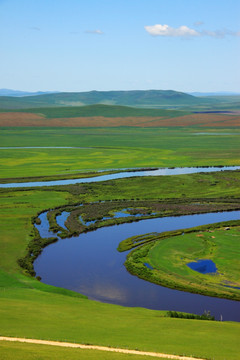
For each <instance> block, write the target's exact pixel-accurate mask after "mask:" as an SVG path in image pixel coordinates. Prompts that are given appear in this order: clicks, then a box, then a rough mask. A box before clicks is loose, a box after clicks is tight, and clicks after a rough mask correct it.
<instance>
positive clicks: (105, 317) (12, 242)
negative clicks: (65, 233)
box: [0, 172, 240, 360]
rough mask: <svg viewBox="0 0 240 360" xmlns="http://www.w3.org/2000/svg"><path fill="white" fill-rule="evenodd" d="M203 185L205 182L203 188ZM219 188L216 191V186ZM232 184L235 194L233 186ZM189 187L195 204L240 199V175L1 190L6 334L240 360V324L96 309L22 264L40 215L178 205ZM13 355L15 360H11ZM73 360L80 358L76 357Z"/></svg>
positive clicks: (0, 300)
mask: <svg viewBox="0 0 240 360" xmlns="http://www.w3.org/2000/svg"><path fill="white" fill-rule="evenodd" d="M199 180H203V184H204V187H203V188H202V182H201V181H199ZM171 181H172V183H171ZM216 181H217V182H218V183H217V185H216V186H212V185H211V184H212V183H216ZM229 182H230V183H231V186H228V183H229ZM184 183H185V185H186V189H189V192H187V196H188V197H189V198H191V197H192V198H193V197H194V196H195V197H201V196H203V194H204V196H209V197H214V196H215V197H216V198H217V197H218V198H224V197H225V198H228V199H231V197H235V198H237V197H238V196H239V192H238V190H239V172H234V173H228V174H225V173H221V172H220V173H215V174H210V175H204V174H194V175H182V176H176V177H172V178H171V177H162V178H144V179H139V178H133V179H122V180H115V181H113V182H109V183H106V185H107V186H106V185H104V184H103V183H102V184H101V183H99V184H88V185H84V186H83V185H81V186H78V185H76V186H72V187H69V188H67V187H59V188H51V189H50V188H49V189H37V190H33V189H32V190H14V191H12V190H2V191H1V235H2V236H1V243H0V245H1V259H0V264H1V265H0V266H1V269H2V270H1V273H0V284H1V290H0V304H1V306H0V316H1V324H0V332H1V334H2V335H6V336H22V337H30V338H39V339H40V338H42V339H52V340H62V341H71V342H74V341H76V342H79V343H91V344H101V345H110V346H115V347H123V348H130V349H135V348H138V349H140V350H148V351H158V352H165V353H172V354H188V355H194V356H198V357H203V358H214V359H219V360H221V359H222V360H223V359H225V358H229V359H236V360H237V359H238V355H239V346H238V341H237V339H238V337H239V331H240V327H239V324H238V323H228V322H223V323H221V322H209V321H198V320H183V319H182V320H180V319H173V318H167V317H164V315H165V313H164V312H161V311H152V310H146V309H140V308H124V307H121V306H115V305H109V304H102V303H98V302H94V301H90V300H87V299H84V298H81V296H80V295H79V294H75V293H73V292H71V291H67V290H64V289H58V288H54V287H51V286H48V285H44V284H42V283H41V282H39V281H37V280H35V279H34V278H31V277H26V276H24V275H23V274H22V273H21V270H20V268H19V267H18V265H17V259H18V258H19V257H20V256H22V255H24V253H25V249H26V248H27V245H28V243H29V241H30V240H31V239H32V233H31V229H32V224H31V217H32V216H34V215H36V213H37V212H38V211H41V210H43V209H46V208H52V207H56V206H60V205H64V204H67V203H69V202H70V203H71V202H78V201H81V199H82V200H83V199H84V200H85V201H86V200H88V201H94V200H98V199H99V198H101V199H102V200H104V199H106V200H107V199H113V198H117V197H119V198H130V197H131V198H132V197H140V198H142V199H149V198H159V197H161V194H162V195H164V196H165V197H166V198H167V197H171V196H172V197H174V193H175V197H180V198H181V196H182V195H181V194H182V191H183V187H184ZM85 186H86V187H85ZM216 187H217V189H216ZM143 189H144V191H143ZM149 189H151V192H149ZM168 189H169V192H168ZM171 189H172V190H171ZM186 189H185V190H186ZM200 189H201V192H200V191H199V190H200ZM67 190H69V191H67ZM171 191H172V194H171ZM185 192H186V191H185ZM139 194H141V195H139ZM201 194H202V195H201ZM13 219H14V221H13ZM203 334H204V335H203ZM219 344H221V351H219ZM2 346H3V345H2ZM4 346H5V345H4ZM27 346H28V345H20V344H19V345H16V344H9V345H6V346H5V347H4V348H3V354H4V356H9V358H10V359H13V358H14V356H15V354H16V358H17V356H21V355H18V354H19V353H20V354H21V351H30V354H31V351H32V350H27V349H26V347H27ZM33 348H35V349H36V348H37V347H36V346H30V348H28V349H33ZM38 351H39V353H38V355H39V357H40V355H41V351H42V354H43V355H41V356H44V351H45V349H42V350H40V349H39V350H38ZM67 351H68V350H66V353H67ZM69 351H70V350H69ZM7 352H8V353H9V354H10V355H6V354H7ZM56 353H57V352H56ZM63 353H64V352H63ZM73 353H74V355H73V358H74V356H75V350H74V351H73ZM26 356H31V355H28V354H27V355H26ZM97 356H98V355H97ZM106 356H108V355H106ZM99 358H101V357H99ZM105 358H107V357H105Z"/></svg>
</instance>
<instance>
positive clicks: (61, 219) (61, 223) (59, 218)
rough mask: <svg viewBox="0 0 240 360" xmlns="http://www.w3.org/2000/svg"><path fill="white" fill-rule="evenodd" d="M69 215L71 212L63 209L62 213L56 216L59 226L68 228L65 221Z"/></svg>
mask: <svg viewBox="0 0 240 360" xmlns="http://www.w3.org/2000/svg"><path fill="white" fill-rule="evenodd" d="M68 216H69V212H67V211H63V212H62V213H61V215H58V216H56V222H57V224H58V225H59V226H61V227H62V228H63V229H65V230H67V228H66V226H65V221H66V220H67V218H68Z"/></svg>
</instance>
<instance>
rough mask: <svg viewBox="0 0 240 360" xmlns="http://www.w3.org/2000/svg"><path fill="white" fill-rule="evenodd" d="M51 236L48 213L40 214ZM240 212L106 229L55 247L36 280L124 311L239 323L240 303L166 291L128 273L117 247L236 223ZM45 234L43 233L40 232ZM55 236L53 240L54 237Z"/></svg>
mask: <svg viewBox="0 0 240 360" xmlns="http://www.w3.org/2000/svg"><path fill="white" fill-rule="evenodd" d="M40 218H41V221H42V224H41V226H40V225H38V226H37V227H38V228H41V231H42V232H43V229H45V232H44V233H43V235H47V234H49V235H48V236H53V234H52V233H51V232H50V233H49V231H48V227H49V224H48V221H47V218H46V214H42V215H40ZM239 218H240V211H231V212H220V213H210V214H199V215H187V216H178V217H165V218H154V219H146V220H141V221H139V222H133V223H126V224H121V225H116V226H109V227H103V228H100V229H98V230H96V231H91V232H88V233H83V234H81V235H80V236H78V237H73V238H69V239H65V240H59V241H58V242H56V243H54V244H51V245H49V246H47V247H46V248H44V249H43V251H42V254H41V255H40V256H39V257H38V258H37V259H36V261H35V262H34V268H35V271H36V273H37V275H39V276H41V278H42V281H43V282H44V283H46V284H50V285H54V286H59V287H63V288H66V289H71V290H73V291H76V292H79V293H82V294H85V295H87V296H88V297H89V298H90V299H93V300H98V301H102V302H107V303H113V304H119V305H124V306H138V307H145V308H149V309H157V310H175V311H182V312H192V313H196V314H202V313H203V312H204V310H207V311H208V310H210V312H211V314H212V315H214V316H215V317H216V319H220V318H221V315H222V317H223V320H233V321H240V302H237V301H232V300H226V299H220V298H213V297H208V296H203V295H197V294H191V293H187V292H183V291H178V290H173V289H168V288H165V287H162V286H159V285H156V284H152V283H150V282H147V281H144V280H142V279H139V278H138V277H136V276H132V275H131V274H129V273H128V272H127V270H126V268H125V266H124V261H125V259H126V253H119V252H118V251H117V250H116V249H117V247H118V244H119V243H120V242H121V241H122V240H124V239H126V238H128V237H131V236H136V235H141V234H146V233H149V232H163V231H170V230H177V229H183V228H189V227H194V226H199V225H204V224H209V223H215V222H219V221H229V220H237V219H239ZM41 235H42V233H41ZM54 236H55V235H54Z"/></svg>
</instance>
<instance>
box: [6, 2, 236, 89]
mask: <svg viewBox="0 0 240 360" xmlns="http://www.w3.org/2000/svg"><path fill="white" fill-rule="evenodd" d="M239 14H240V1H239V0H227V1H225V0H164V1H163V0H68V1H66V0H41V1H37V0H21V1H20V0H0V49H1V57H0V59H1V60H0V61H1V66H0V88H10V89H18V90H26V91H37V90H42V91H46V90H49V91H50V90H51V91H54V90H58V91H89V90H131V89H173V90H179V91H188V92H190V91H209V92H211V91H235V92H240V71H239V64H240V20H239Z"/></svg>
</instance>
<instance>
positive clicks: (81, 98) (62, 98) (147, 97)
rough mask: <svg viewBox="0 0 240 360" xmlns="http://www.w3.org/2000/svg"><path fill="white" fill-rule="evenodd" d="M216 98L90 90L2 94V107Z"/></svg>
mask: <svg viewBox="0 0 240 360" xmlns="http://www.w3.org/2000/svg"><path fill="white" fill-rule="evenodd" d="M216 102H217V100H215V99H209V98H203V99H202V98H199V97H195V96H192V95H189V94H186V93H183V92H178V91H173V90H132V91H89V92H65V93H54V94H42V95H31V96H22V97H12V96H1V97H0V108H1V109H24V108H36V107H52V106H54V107H56V106H83V105H93V104H105V105H127V106H136V107H141V106H145V107H170V108H180V107H188V106H207V105H211V104H213V103H214V104H215V103H216Z"/></svg>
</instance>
